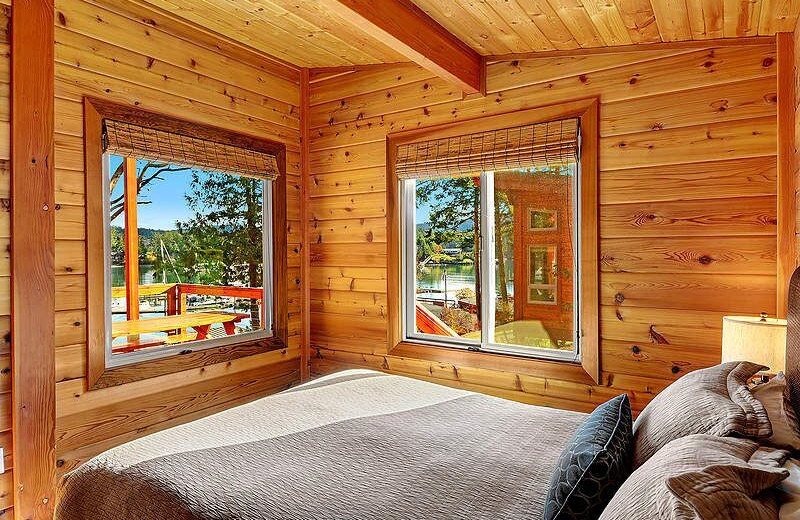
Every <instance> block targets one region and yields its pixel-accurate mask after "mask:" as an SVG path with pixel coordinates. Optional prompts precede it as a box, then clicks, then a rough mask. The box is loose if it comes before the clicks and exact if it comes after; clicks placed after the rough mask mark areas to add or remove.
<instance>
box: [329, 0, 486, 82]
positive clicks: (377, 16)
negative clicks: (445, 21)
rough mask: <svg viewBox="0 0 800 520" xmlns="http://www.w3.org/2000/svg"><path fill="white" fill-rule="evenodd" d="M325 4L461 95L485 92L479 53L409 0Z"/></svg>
mask: <svg viewBox="0 0 800 520" xmlns="http://www.w3.org/2000/svg"><path fill="white" fill-rule="evenodd" d="M325 5H326V7H327V8H328V9H329V10H331V11H333V12H334V13H336V14H338V15H339V16H340V17H341V18H342V19H343V20H346V21H348V22H350V23H351V24H352V25H353V26H355V27H358V28H359V29H361V30H362V31H364V32H365V33H366V34H368V35H370V36H372V37H373V38H375V39H376V40H378V41H380V42H381V43H383V44H385V45H387V46H389V47H391V48H393V49H395V50H396V51H398V52H399V53H400V54H402V55H404V56H405V57H407V58H408V59H410V60H411V61H413V62H415V63H417V64H418V65H420V66H421V67H424V68H425V69H427V70H429V71H431V72H432V73H434V74H436V75H437V76H439V77H441V78H443V79H445V80H447V81H449V82H451V83H453V84H454V85H456V86H458V87H459V88H460V89H461V90H463V91H464V93H465V94H474V93H476V92H485V90H486V89H485V87H484V86H485V74H484V68H485V67H484V63H483V59H482V58H481V56H480V54H478V53H477V52H476V51H475V50H474V49H472V48H471V47H469V46H468V45H467V44H465V43H464V42H462V41H461V40H459V39H458V38H456V37H455V36H453V35H452V34H450V33H449V32H448V31H447V30H446V29H445V28H444V27H442V26H441V25H439V23H438V22H436V20H434V19H433V18H431V17H430V16H428V15H427V14H426V13H425V12H424V11H422V10H421V9H420V8H419V7H417V6H416V5H414V4H413V3H411V2H410V1H409V0H381V1H380V2H378V3H376V2H375V1H374V0H327V1H326V2H325Z"/></svg>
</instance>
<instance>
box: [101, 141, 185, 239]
mask: <svg viewBox="0 0 800 520" xmlns="http://www.w3.org/2000/svg"><path fill="white" fill-rule="evenodd" d="M121 162H122V158H121V157H118V156H114V155H112V156H111V171H112V172H113V171H114V170H115V169H116V168H117V166H118V165H119V164H120V163H121ZM144 162H146V161H138V163H137V164H139V165H141V164H142V163H144ZM162 177H163V179H164V180H161V181H158V180H155V181H153V182H151V183H150V184H148V185H147V186H145V187H144V189H142V191H141V193H139V199H140V200H149V201H152V202H151V203H150V204H139V208H138V211H139V213H138V221H139V227H140V228H151V229H176V226H175V222H176V221H177V220H188V219H189V218H191V217H192V215H193V214H194V213H193V212H192V210H191V209H189V207H188V206H187V205H186V199H185V198H184V195H185V194H186V192H187V191H188V189H189V184H190V182H191V179H192V176H191V171H189V170H186V171H182V172H167V173H164V174H163V175H162ZM123 189H124V188H123V183H122V182H118V183H117V185H116V186H115V189H114V191H113V192H112V195H111V196H112V198H114V197H115V196H117V195H121V194H122V193H123ZM111 224H112V225H114V226H120V227H124V222H123V216H119V217H117V219H116V220H114V222H112V223H111Z"/></svg>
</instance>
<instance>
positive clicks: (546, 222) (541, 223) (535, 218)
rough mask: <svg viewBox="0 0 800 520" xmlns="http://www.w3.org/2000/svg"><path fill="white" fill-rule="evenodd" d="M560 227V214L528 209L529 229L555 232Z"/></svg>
mask: <svg viewBox="0 0 800 520" xmlns="http://www.w3.org/2000/svg"><path fill="white" fill-rule="evenodd" d="M557 226H558V212H557V211H556V210H548V209H534V208H529V209H528V229H529V230H531V231H536V230H553V229H556V227H557Z"/></svg>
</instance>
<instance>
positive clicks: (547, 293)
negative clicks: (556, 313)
mask: <svg viewBox="0 0 800 520" xmlns="http://www.w3.org/2000/svg"><path fill="white" fill-rule="evenodd" d="M557 269H558V264H556V248H555V246H530V247H528V280H529V282H528V302H529V303H556V270H557Z"/></svg>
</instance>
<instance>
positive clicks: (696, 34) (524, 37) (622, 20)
mask: <svg viewBox="0 0 800 520" xmlns="http://www.w3.org/2000/svg"><path fill="white" fill-rule="evenodd" d="M414 3H415V4H417V6H419V7H420V8H422V10H424V11H425V12H427V13H428V14H429V15H430V16H431V17H432V18H434V19H435V20H436V21H437V22H439V23H440V24H441V25H443V26H444V27H445V28H446V29H447V30H449V31H450V32H451V33H452V34H454V35H455V36H456V37H458V38H459V39H461V40H462V41H464V42H465V43H467V44H468V45H470V46H471V47H472V48H474V49H475V50H476V51H478V52H479V53H481V54H482V55H503V54H510V53H525V52H531V51H549V50H564V49H576V48H591V47H611V46H617V45H630V44H636V43H658V42H672V41H687V40H705V39H716V38H735V37H746V36H759V35H773V34H775V33H776V32H779V31H791V30H792V29H793V28H794V25H795V22H796V20H797V16H798V12H800V1H798V0H685V1H684V0H414Z"/></svg>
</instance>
